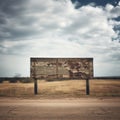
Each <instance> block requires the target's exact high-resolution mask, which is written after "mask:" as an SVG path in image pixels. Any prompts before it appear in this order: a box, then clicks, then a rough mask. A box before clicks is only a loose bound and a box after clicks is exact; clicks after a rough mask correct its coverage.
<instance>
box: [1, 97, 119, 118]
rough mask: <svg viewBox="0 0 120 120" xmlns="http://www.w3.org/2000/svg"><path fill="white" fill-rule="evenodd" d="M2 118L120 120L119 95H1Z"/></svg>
mask: <svg viewBox="0 0 120 120" xmlns="http://www.w3.org/2000/svg"><path fill="white" fill-rule="evenodd" d="M0 120H120V97H109V98H103V97H102V98H92V97H86V98H66V99H63V98H62V99H38V98H33V99H32V98H31V99H23V98H15V97H0Z"/></svg>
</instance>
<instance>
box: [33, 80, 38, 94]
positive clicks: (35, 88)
mask: <svg viewBox="0 0 120 120" xmlns="http://www.w3.org/2000/svg"><path fill="white" fill-rule="evenodd" d="M37 93H38V91H37V79H36V78H35V79H34V94H35V95H36V94H37Z"/></svg>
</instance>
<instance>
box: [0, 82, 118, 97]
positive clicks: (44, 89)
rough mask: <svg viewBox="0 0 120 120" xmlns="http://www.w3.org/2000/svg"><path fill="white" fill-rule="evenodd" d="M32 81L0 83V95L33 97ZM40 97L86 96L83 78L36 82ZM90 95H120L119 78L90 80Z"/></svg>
mask: <svg viewBox="0 0 120 120" xmlns="http://www.w3.org/2000/svg"><path fill="white" fill-rule="evenodd" d="M33 89H34V84H33V83H8V82H4V83H1V84H0V96H16V97H29V96H30V97H33V96H34V92H33ZM38 96H40V97H48V98H49V97H50V98H54V97H55V98H56V97H81V96H86V81H85V80H66V81H53V82H46V81H44V80H41V81H39V82H38ZM90 96H120V80H90Z"/></svg>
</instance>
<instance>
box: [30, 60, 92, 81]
mask: <svg viewBox="0 0 120 120" xmlns="http://www.w3.org/2000/svg"><path fill="white" fill-rule="evenodd" d="M30 69H31V70H30V76H31V78H33V79H87V78H93V58H31V60H30Z"/></svg>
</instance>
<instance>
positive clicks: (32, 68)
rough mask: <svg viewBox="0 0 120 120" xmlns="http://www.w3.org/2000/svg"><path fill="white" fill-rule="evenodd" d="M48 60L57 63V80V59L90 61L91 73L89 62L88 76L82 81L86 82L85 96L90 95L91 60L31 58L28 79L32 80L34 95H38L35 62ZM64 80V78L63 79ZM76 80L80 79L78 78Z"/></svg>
mask: <svg viewBox="0 0 120 120" xmlns="http://www.w3.org/2000/svg"><path fill="white" fill-rule="evenodd" d="M40 59H41V60H42V59H43V60H45V59H46V60H49V59H54V60H56V61H57V62H56V76H57V77H56V78H59V77H58V68H57V64H58V60H59V59H71V60H76V59H78V60H88V61H91V62H92V73H91V70H90V62H89V65H88V66H89V70H88V71H89V74H88V76H86V77H84V78H83V79H85V80H86V95H89V94H90V87H89V86H90V85H89V79H91V78H93V76H94V69H93V66H94V65H93V58H47V57H46V58H43V57H31V58H30V77H31V79H33V80H34V94H35V95H36V94H38V84H37V79H39V78H38V77H37V73H36V62H37V60H40ZM90 74H92V76H90ZM63 79H64V78H63ZM78 79H80V78H78Z"/></svg>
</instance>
